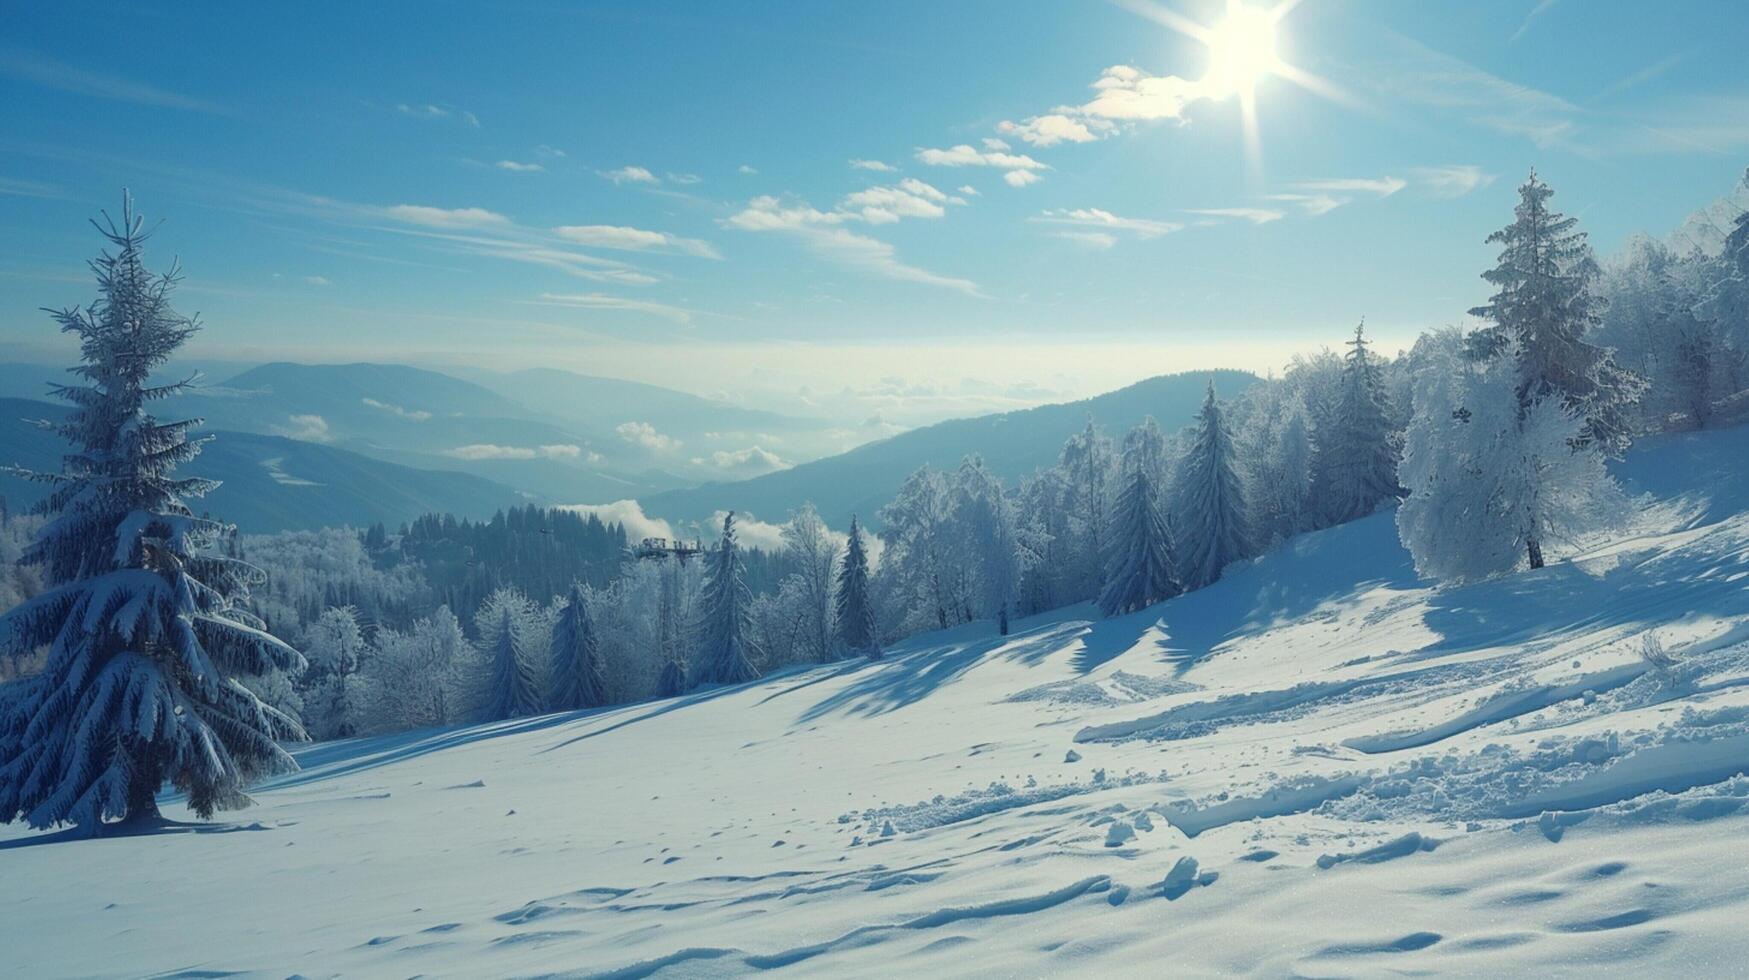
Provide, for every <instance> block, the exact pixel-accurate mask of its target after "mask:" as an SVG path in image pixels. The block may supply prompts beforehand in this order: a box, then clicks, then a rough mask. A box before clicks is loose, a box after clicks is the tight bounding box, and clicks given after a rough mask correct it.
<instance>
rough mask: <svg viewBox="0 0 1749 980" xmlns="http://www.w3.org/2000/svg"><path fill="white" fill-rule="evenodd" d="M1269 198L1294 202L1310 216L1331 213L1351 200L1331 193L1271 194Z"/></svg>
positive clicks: (1289, 202) (1294, 204)
mask: <svg viewBox="0 0 1749 980" xmlns="http://www.w3.org/2000/svg"><path fill="white" fill-rule="evenodd" d="M1269 200H1271V201H1280V202H1282V203H1283V204H1292V205H1293V206H1294V207H1297V208H1299V209H1300V210H1301V211H1302V212H1304V213H1305V215H1306V216H1307V217H1310V218H1316V217H1317V216H1318V215H1321V214H1329V213H1330V212H1332V211H1334V210H1336V209H1337V208H1339V207H1341V206H1342V205H1344V204H1347V203H1348V202H1349V199H1348V198H1346V197H1333V196H1331V195H1329V194H1271V195H1269Z"/></svg>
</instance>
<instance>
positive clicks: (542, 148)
mask: <svg viewBox="0 0 1749 980" xmlns="http://www.w3.org/2000/svg"><path fill="white" fill-rule="evenodd" d="M534 152H536V153H539V154H540V155H541V156H543V157H558V158H560V159H563V158H564V156H565V151H564V150H561V149H559V148H558V147H556V146H548V145H546V144H545V143H542V144H541V145H539V146H537V147H535V148H534Z"/></svg>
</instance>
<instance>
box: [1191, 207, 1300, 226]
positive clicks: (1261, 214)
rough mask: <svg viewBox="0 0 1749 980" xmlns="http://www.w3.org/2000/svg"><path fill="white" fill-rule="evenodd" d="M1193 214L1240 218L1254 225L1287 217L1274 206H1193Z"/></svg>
mask: <svg viewBox="0 0 1749 980" xmlns="http://www.w3.org/2000/svg"><path fill="white" fill-rule="evenodd" d="M1189 213H1191V214H1203V215H1207V216H1209V217H1211V218H1239V219H1242V220H1244V221H1249V222H1251V223H1252V224H1254V225H1266V224H1269V223H1270V222H1271V221H1280V220H1281V219H1282V218H1283V217H1286V215H1284V214H1283V213H1282V212H1280V211H1277V210H1275V209H1273V208H1191V209H1190V210H1189Z"/></svg>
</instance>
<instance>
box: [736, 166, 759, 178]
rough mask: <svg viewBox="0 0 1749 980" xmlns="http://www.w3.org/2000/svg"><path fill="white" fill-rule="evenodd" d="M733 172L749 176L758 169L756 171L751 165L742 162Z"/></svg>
mask: <svg viewBox="0 0 1749 980" xmlns="http://www.w3.org/2000/svg"><path fill="white" fill-rule="evenodd" d="M735 172H736V173H738V174H742V175H745V176H748V177H751V176H753V175H754V174H756V173H758V172H759V171H757V170H755V169H753V168H752V167H751V166H749V165H747V164H745V163H743V164H741V165H740V166H739V167H736V168H735Z"/></svg>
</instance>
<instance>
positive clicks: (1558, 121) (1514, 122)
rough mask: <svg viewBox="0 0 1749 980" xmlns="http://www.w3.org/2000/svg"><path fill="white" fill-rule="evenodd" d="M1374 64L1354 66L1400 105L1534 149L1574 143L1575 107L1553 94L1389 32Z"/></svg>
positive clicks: (1385, 32)
mask: <svg viewBox="0 0 1749 980" xmlns="http://www.w3.org/2000/svg"><path fill="white" fill-rule="evenodd" d="M1372 47H1373V49H1374V50H1375V51H1376V52H1377V54H1376V57H1377V60H1376V61H1374V62H1372V63H1370V64H1363V65H1360V66H1358V68H1359V70H1361V71H1363V72H1365V73H1366V74H1367V75H1368V77H1369V80H1370V82H1371V86H1372V87H1373V88H1375V89H1376V90H1377V91H1380V92H1389V93H1390V94H1391V97H1392V98H1394V99H1397V100H1399V101H1402V102H1407V103H1410V104H1413V105H1418V106H1423V107H1426V108H1431V109H1436V110H1449V111H1451V112H1453V113H1455V114H1457V115H1458V116H1460V117H1462V118H1464V119H1465V120H1467V121H1469V122H1470V123H1472V124H1474V125H1478V126H1483V127H1486V128H1488V129H1492V130H1494V131H1495V132H1497V133H1503V134H1505V135H1508V136H1522V137H1525V138H1527V139H1529V140H1530V141H1531V142H1532V143H1534V144H1536V145H1537V146H1539V147H1549V146H1567V147H1574V146H1576V145H1577V137H1578V135H1579V123H1578V120H1579V117H1580V116H1581V115H1582V112H1581V110H1580V109H1579V107H1578V106H1575V105H1574V104H1573V103H1571V102H1568V101H1567V100H1566V99H1563V98H1561V97H1560V96H1558V95H1551V94H1549V93H1548V92H1543V91H1540V90H1538V89H1534V88H1531V87H1530V86H1528V85H1520V84H1519V83H1517V82H1511V81H1507V80H1506V79H1504V78H1501V77H1499V76H1497V75H1493V74H1490V73H1489V72H1486V71H1483V70H1482V69H1480V68H1477V67H1476V66H1475V65H1472V64H1470V63H1469V62H1467V61H1464V60H1463V59H1461V58H1455V57H1453V56H1451V55H1448V54H1445V53H1443V52H1440V51H1435V50H1433V49H1432V48H1429V47H1427V46H1426V45H1424V44H1422V43H1421V42H1419V41H1416V40H1413V39H1411V38H1408V37H1404V36H1403V35H1401V34H1397V33H1396V32H1394V31H1390V30H1382V31H1381V32H1380V34H1379V38H1378V41H1377V42H1376V43H1374V44H1373V45H1372Z"/></svg>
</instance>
